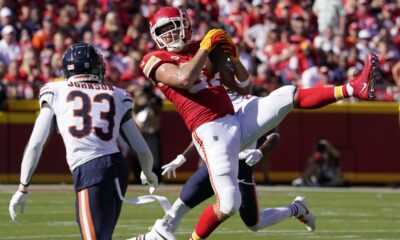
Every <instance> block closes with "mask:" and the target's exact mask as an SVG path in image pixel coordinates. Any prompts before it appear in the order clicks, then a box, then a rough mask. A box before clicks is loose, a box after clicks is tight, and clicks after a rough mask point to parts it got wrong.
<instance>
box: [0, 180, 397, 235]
mask: <svg viewBox="0 0 400 240" xmlns="http://www.w3.org/2000/svg"><path fill="white" fill-rule="evenodd" d="M31 188H32V191H31V194H30V196H29V199H28V204H27V207H26V209H25V214H23V215H21V216H19V217H18V219H17V221H16V222H12V221H11V220H10V217H9V215H8V202H9V200H10V198H11V196H12V194H13V193H14V190H15V189H16V186H10V185H0V240H5V239H46V240H47V239H80V235H79V232H78V231H79V230H78V227H77V225H76V223H75V210H74V201H75V195H74V193H73V191H72V186H70V185H66V186H64V185H38V186H32V187H31ZM180 188H181V186H179V185H162V186H160V188H159V191H158V192H157V194H158V195H163V196H166V197H167V198H168V199H169V200H170V201H171V202H172V201H173V200H175V198H176V197H177V196H178V194H179V190H180ZM145 194H147V192H146V188H144V187H142V186H136V185H130V186H129V192H128V193H127V197H128V198H132V197H135V196H139V195H145ZM296 195H304V196H306V197H307V199H308V202H309V204H310V208H311V210H312V211H313V212H314V213H315V214H316V216H317V230H316V231H315V232H314V233H309V232H307V230H306V229H305V227H304V225H303V224H302V223H300V222H299V221H298V220H296V219H287V220H285V221H283V222H281V223H280V224H278V225H275V226H272V227H270V228H268V229H264V230H263V231H260V232H258V233H253V232H251V231H249V230H248V229H247V228H246V227H245V226H244V224H243V223H242V222H241V220H240V217H239V216H238V215H236V216H234V217H233V218H231V219H229V220H228V221H226V222H225V223H223V224H222V225H221V226H220V227H219V228H218V229H217V231H216V232H215V233H214V234H213V235H212V236H211V237H210V238H209V239H213V240H228V239H229V240H239V239H240V240H242V239H245V240H250V239H269V240H304V239H340V240H347V239H351V240H353V239H357V240H367V239H375V240H388V239H391V240H395V239H396V240H399V239H400V190H399V189H397V190H396V189H389V188H348V189H338V188H292V187H258V196H259V205H260V208H261V209H263V208H266V207H276V206H284V205H286V204H288V203H290V202H291V201H292V200H293V199H294V197H295V196H296ZM211 201H213V199H211V200H209V201H208V202H207V203H210V202H211ZM207 203H203V205H201V206H199V207H197V208H196V209H194V210H193V211H192V212H190V213H189V214H188V215H187V216H186V217H185V218H184V220H183V222H182V224H181V227H180V228H179V229H178V231H177V233H176V236H177V238H178V239H185V240H186V239H188V238H189V236H190V234H191V232H192V230H193V228H194V225H195V224H196V222H197V218H198V216H199V215H200V212H201V210H202V209H203V208H204V207H205V206H206V204H207ZM162 216H163V211H162V209H161V206H160V205H159V204H158V203H149V204H144V205H124V206H123V208H122V213H121V216H120V219H119V222H118V225H117V227H116V229H115V232H114V239H126V238H128V237H132V236H133V235H135V234H139V233H144V232H146V231H147V229H148V227H150V226H152V225H153V223H154V220H155V219H157V218H160V217H162Z"/></svg>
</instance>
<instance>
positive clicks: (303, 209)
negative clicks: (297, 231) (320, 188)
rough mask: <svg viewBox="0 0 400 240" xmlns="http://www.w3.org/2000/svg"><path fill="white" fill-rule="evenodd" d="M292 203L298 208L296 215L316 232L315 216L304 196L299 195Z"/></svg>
mask: <svg viewBox="0 0 400 240" xmlns="http://www.w3.org/2000/svg"><path fill="white" fill-rule="evenodd" d="M292 204H294V205H295V206H296V207H297V209H298V212H297V215H296V216H295V217H296V218H297V219H299V221H300V222H302V223H304V224H305V225H306V228H307V230H308V231H310V232H314V230H315V216H314V214H312V212H311V211H310V210H309V209H308V204H307V202H306V200H305V198H304V197H301V196H297V197H296V198H295V199H294V200H293V202H292Z"/></svg>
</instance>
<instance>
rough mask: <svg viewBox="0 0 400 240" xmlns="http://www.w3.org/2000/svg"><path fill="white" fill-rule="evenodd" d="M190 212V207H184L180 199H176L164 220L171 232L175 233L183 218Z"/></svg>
mask: <svg viewBox="0 0 400 240" xmlns="http://www.w3.org/2000/svg"><path fill="white" fill-rule="evenodd" d="M190 210H191V208H190V207H188V206H186V204H185V203H184V202H182V200H181V199H180V198H178V199H176V201H175V202H174V204H172V207H171V210H169V212H168V214H167V215H166V216H165V218H164V219H165V220H167V221H168V223H169V224H170V225H171V228H172V229H171V230H172V232H175V231H176V229H177V228H178V226H179V224H180V222H181V220H182V218H183V216H185V214H186V213H188V212H189V211H190Z"/></svg>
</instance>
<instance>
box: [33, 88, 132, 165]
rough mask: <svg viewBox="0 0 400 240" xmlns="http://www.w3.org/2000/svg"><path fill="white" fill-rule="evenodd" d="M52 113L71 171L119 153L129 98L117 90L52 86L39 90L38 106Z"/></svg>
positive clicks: (126, 94) (125, 93) (130, 101)
mask: <svg viewBox="0 0 400 240" xmlns="http://www.w3.org/2000/svg"><path fill="white" fill-rule="evenodd" d="M45 102H47V103H48V104H49V105H50V107H51V109H52V110H53V111H54V113H55V116H56V120H57V126H58V130H59V132H60V134H61V136H62V138H63V141H64V144H65V148H66V152H67V162H68V165H69V168H70V170H71V171H73V170H74V169H75V168H76V167H77V166H80V165H81V164H83V163H86V162H88V161H90V160H92V159H94V158H97V157H100V156H104V155H107V154H112V153H115V152H118V151H119V149H118V146H117V138H118V136H119V130H120V124H121V119H122V117H123V116H124V115H125V113H126V112H127V111H128V110H130V109H131V107H132V98H131V97H130V96H129V94H128V93H127V92H126V91H125V90H122V89H120V88H117V87H113V86H109V85H104V84H98V83H88V82H68V81H64V82H51V83H47V84H46V85H44V86H43V87H42V89H41V90H40V95H39V103H40V106H42V105H43V103H45Z"/></svg>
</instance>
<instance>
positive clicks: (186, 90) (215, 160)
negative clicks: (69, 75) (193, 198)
mask: <svg viewBox="0 0 400 240" xmlns="http://www.w3.org/2000/svg"><path fill="white" fill-rule="evenodd" d="M150 32H151V35H152V37H153V39H154V41H155V42H156V43H157V45H158V47H159V48H160V49H159V50H157V51H153V52H150V53H148V54H147V55H145V56H144V57H143V59H142V62H141V64H140V67H141V69H142V71H143V73H144V75H145V76H146V77H147V78H149V79H151V80H152V81H154V83H155V84H156V86H157V87H158V88H159V89H160V90H161V91H162V92H163V93H164V95H165V96H166V97H167V98H168V99H169V100H170V101H171V102H172V103H173V104H174V106H175V107H176V109H177V111H178V113H179V114H180V115H181V116H182V118H183V120H184V122H185V124H186V126H187V128H188V129H189V131H190V132H191V133H192V139H193V143H194V144H195V146H196V149H197V151H198V153H199V155H200V156H201V158H202V159H203V160H204V162H205V164H206V165H207V168H208V172H209V174H210V182H211V185H212V186H213V189H214V192H215V195H216V200H217V201H216V203H215V204H210V205H209V206H208V207H206V208H205V209H204V211H203V212H202V214H201V216H200V217H199V220H198V222H197V224H196V226H195V229H194V231H193V233H192V235H191V239H192V240H198V239H206V238H207V237H208V236H209V235H210V234H211V233H212V232H213V231H214V230H215V229H216V228H217V227H218V226H219V225H220V224H221V223H222V222H223V221H225V220H226V219H227V218H229V217H230V216H232V215H233V214H235V213H236V212H237V211H238V210H239V208H240V206H241V199H242V198H241V195H240V190H239V184H238V182H237V176H238V166H239V163H238V154H239V152H240V151H241V150H243V149H246V148H247V147H248V146H249V145H250V144H251V143H252V142H254V141H255V140H257V139H258V138H260V137H261V136H263V135H264V134H265V133H266V132H268V131H270V130H271V129H273V128H275V127H276V126H277V125H278V124H279V123H280V122H281V121H282V120H283V119H284V118H285V116H286V115H287V114H288V113H289V112H291V111H292V110H294V109H296V108H297V109H314V108H320V107H322V106H325V105H328V104H330V103H334V102H336V101H338V100H342V99H344V98H349V97H356V98H358V99H361V100H364V99H365V100H368V99H372V98H373V97H374V80H375V79H376V78H377V77H378V74H379V62H378V58H377V56H376V54H374V53H370V54H369V55H368V58H367V59H366V62H365V66H364V68H363V71H362V72H361V73H360V74H359V75H358V76H357V77H354V78H353V79H351V80H350V83H349V84H345V85H342V86H336V87H319V88H309V89H297V88H296V87H295V86H284V87H281V88H279V89H277V90H275V91H273V92H272V93H271V94H270V95H268V96H266V97H255V98H253V99H252V100H251V101H249V102H248V103H247V105H246V107H244V108H241V109H240V110H239V111H237V112H236V113H235V111H234V109H233V106H232V103H231V101H230V100H229V97H228V94H227V91H226V90H225V88H224V87H223V85H224V86H225V87H227V88H228V89H229V90H231V91H236V92H238V93H240V94H249V91H250V84H249V83H250V79H249V74H248V72H247V70H246V69H245V67H244V66H243V64H242V63H241V61H240V58H239V54H238V51H237V48H236V46H235V44H234V43H233V41H232V39H231V38H230V36H229V35H228V34H227V33H226V32H225V31H223V30H222V29H211V30H209V31H208V32H207V34H206V35H205V36H204V38H203V40H202V41H201V42H191V41H190V38H191V25H190V22H189V20H188V18H187V17H186V15H185V13H184V12H183V11H182V10H179V9H177V8H173V7H164V8H161V9H159V10H158V11H157V12H156V13H155V14H154V15H153V17H152V19H151V20H150ZM217 45H219V46H220V48H222V49H223V51H224V52H225V53H226V54H227V55H228V57H229V59H230V62H231V63H232V66H233V70H230V69H229V68H228V67H224V65H222V67H220V68H219V69H217V71H216V70H215V69H212V64H211V62H210V60H209V54H210V53H211V52H212V51H213V50H214V48H216V46H217ZM214 72H218V73H219V74H220V76H221V77H220V78H216V76H215V75H216V74H214ZM306 213H307V212H306ZM297 217H299V218H302V219H305V221H306V222H307V219H306V215H305V214H302V213H299V215H298V216H297ZM306 224H307V223H306Z"/></svg>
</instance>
